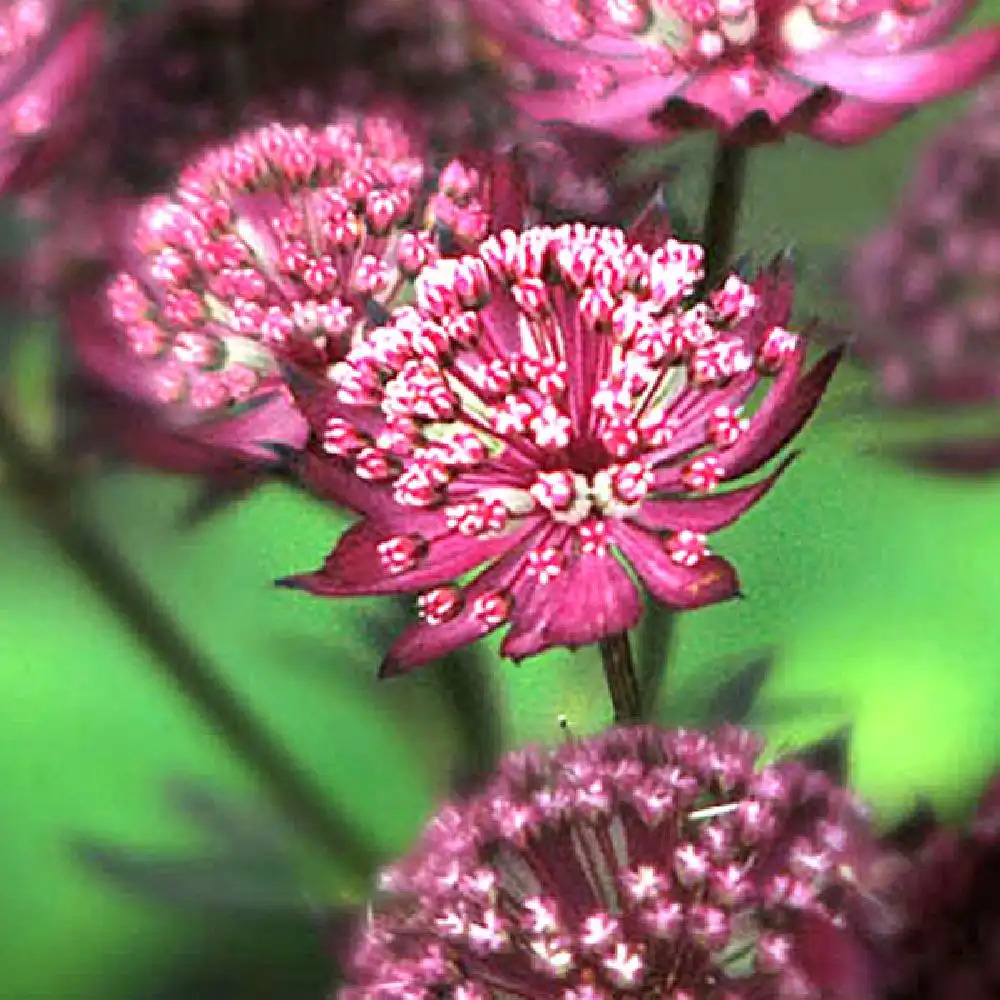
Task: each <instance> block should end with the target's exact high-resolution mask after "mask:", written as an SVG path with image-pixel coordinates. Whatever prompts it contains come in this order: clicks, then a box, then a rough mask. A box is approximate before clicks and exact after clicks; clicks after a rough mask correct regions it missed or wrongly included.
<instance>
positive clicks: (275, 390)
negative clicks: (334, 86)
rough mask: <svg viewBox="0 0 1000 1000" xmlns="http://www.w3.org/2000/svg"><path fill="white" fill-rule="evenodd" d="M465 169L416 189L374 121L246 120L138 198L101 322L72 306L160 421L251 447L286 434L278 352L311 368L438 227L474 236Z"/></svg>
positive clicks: (430, 251) (403, 159)
mask: <svg viewBox="0 0 1000 1000" xmlns="http://www.w3.org/2000/svg"><path fill="white" fill-rule="evenodd" d="M476 183H477V180H476V176H475V173H474V172H470V171H468V170H466V169H465V168H463V167H462V166H461V165H459V164H457V163H456V164H454V165H453V166H452V167H451V168H450V169H448V170H446V171H445V172H444V173H443V174H442V188H441V189H440V190H438V191H437V193H436V194H434V196H433V197H432V198H431V199H430V200H429V201H427V200H426V199H425V164H424V161H423V159H422V158H421V157H420V156H419V155H415V150H414V148H413V147H412V145H411V143H410V140H409V139H408V138H407V136H406V134H405V132H403V131H402V129H401V128H400V127H399V126H398V124H397V123H394V122H392V121H389V120H387V119H381V118H367V119H363V120H362V121H361V122H360V123H359V124H358V125H357V127H356V126H355V125H354V124H353V123H351V122H349V121H346V120H345V121H342V122H340V123H337V124H332V125H329V126H327V127H325V128H320V129H309V128H307V127H305V126H300V127H294V128H286V127H284V126H281V125H271V126H268V127H266V128H262V129H260V130H258V131H256V132H252V133H247V134H245V135H243V136H241V137H240V138H238V139H236V140H235V141H234V142H232V143H230V144H228V145H225V146H220V147H218V148H214V149H211V150H210V151H208V152H207V153H205V154H204V155H203V156H201V157H200V158H199V159H197V160H195V161H194V162H193V163H192V164H190V165H189V166H188V167H186V168H185V169H184V170H183V171H182V173H181V175H180V178H179V181H178V183H177V186H176V188H175V190H174V192H173V194H172V195H171V196H170V197H162V198H154V199H151V200H150V201H149V202H147V203H146V204H145V206H144V207H143V210H142V212H141V214H140V219H139V223H138V225H137V227H136V230H135V233H134V236H133V240H132V247H133V265H132V267H131V268H130V270H128V271H123V272H121V273H119V274H118V275H117V276H116V277H115V278H114V279H113V280H112V281H111V283H110V286H109V288H108V292H107V298H108V304H109V310H108V314H107V315H108V316H109V318H110V320H111V321H113V322H109V320H108V319H105V318H104V314H101V313H100V312H98V313H97V315H95V311H96V310H95V308H91V309H90V310H88V309H87V308H86V303H85V302H84V303H80V304H79V307H78V308H77V309H75V310H73V312H72V315H71V319H72V321H73V323H74V324H75V325H76V326H77V327H78V329H79V333H80V335H82V336H84V337H85V338H87V339H88V341H89V342H90V343H91V344H92V343H93V341H94V339H95V338H97V339H100V338H103V340H102V343H103V344H105V345H106V346H105V354H107V353H108V352H117V353H118V354H119V355H120V357H121V361H120V364H119V367H118V372H119V373H120V375H121V377H122V378H123V379H124V380H126V384H125V385H123V386H122V388H123V390H124V391H126V392H127V393H128V394H130V395H132V396H133V397H140V398H144V399H146V400H147V401H151V400H156V401H158V402H159V403H160V404H162V405H163V406H164V407H165V408H167V410H166V412H167V413H168V414H169V419H170V420H171V422H172V424H173V426H174V427H187V428H189V429H190V430H191V433H193V434H195V435H197V436H198V437H199V438H200V439H202V440H203V439H204V437H205V436H206V435H211V436H212V439H213V440H214V441H215V442H216V443H217V444H220V445H221V444H226V445H228V446H230V447H232V448H236V449H242V450H245V451H247V452H248V453H251V454H256V453H259V452H260V451H261V450H262V449H266V448H267V447H268V446H272V445H282V446H284V447H286V448H297V447H299V446H301V445H302V444H303V443H304V440H305V435H306V426H305V423H304V421H303V420H302V418H301V417H299V416H298V414H297V412H296V410H295V407H294V405H293V403H292V400H291V398H290V396H289V395H288V393H287V391H286V390H285V387H284V381H283V376H282V374H281V366H282V365H290V366H293V367H296V368H299V369H301V370H304V371H310V370H311V371H316V372H320V373H322V372H325V371H326V369H327V368H328V367H329V366H330V365H331V364H332V363H333V362H335V361H337V360H339V359H340V358H342V357H343V356H344V355H345V354H347V352H348V350H349V349H350V348H351V347H352V346H353V345H356V344H358V343H359V342H363V340H364V337H365V331H366V330H367V328H368V326H369V325H370V324H371V323H372V321H373V319H377V318H378V317H380V316H382V315H386V314H387V312H386V310H387V308H388V307H389V306H391V305H392V304H393V303H394V301H395V299H396V297H397V296H398V295H399V294H400V292H401V290H402V289H404V288H405V287H406V283H407V282H408V280H409V279H410V278H412V276H413V275H415V274H416V273H417V272H418V271H419V270H420V268H421V267H422V266H424V265H425V264H427V263H428V262H430V261H433V260H435V259H436V258H437V256H438V249H437V244H436V242H435V236H436V234H439V233H447V235H448V238H449V239H452V240H461V239H464V238H472V237H478V236H481V235H482V231H483V229H482V227H483V225H484V215H483V210H482V208H481V206H480V205H479V204H478V202H476V201H475V199H474V197H473V193H474V189H475V184H476ZM425 215H426V216H427V217H428V218H427V222H426V224H425V222H424V216H425ZM445 215H446V216H447V224H443V222H442V217H443V216H445ZM414 220H415V221H414ZM411 222H413V225H411ZM431 223H434V224H435V226H436V228H435V229H434V231H433V232H432V231H431V229H430V228H429V226H430V224H431ZM80 328H82V329H80ZM106 374H108V375H109V376H112V377H113V374H114V372H113V370H112V366H110V365H109V366H108V367H107V370H106ZM262 410H263V412H262ZM220 421H222V425H221V430H220V424H219V422H220Z"/></svg>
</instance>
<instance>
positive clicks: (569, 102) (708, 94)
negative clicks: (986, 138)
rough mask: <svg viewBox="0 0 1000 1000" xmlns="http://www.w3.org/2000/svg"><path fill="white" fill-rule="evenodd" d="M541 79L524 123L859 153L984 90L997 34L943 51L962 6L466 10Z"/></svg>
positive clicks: (527, 101)
mask: <svg viewBox="0 0 1000 1000" xmlns="http://www.w3.org/2000/svg"><path fill="white" fill-rule="evenodd" d="M470 3H471V5H472V7H473V9H474V10H475V12H476V15H477V16H478V18H479V20H480V21H481V23H482V24H483V26H484V28H485V29H486V30H487V31H488V32H489V33H490V34H491V35H492V36H493V37H494V39H495V40H496V41H497V42H498V43H499V44H500V45H501V46H503V47H504V48H505V50H506V51H507V53H508V55H509V57H510V58H513V59H519V60H521V61H523V62H524V63H525V64H527V65H528V66H530V67H531V68H533V69H534V70H536V71H537V75H538V79H537V80H536V85H535V87H534V89H533V91H531V92H529V93H526V94H525V95H523V96H522V97H521V99H520V102H519V103H520V106H521V107H522V108H523V109H525V110H526V111H527V112H528V113H529V114H532V115H534V116H536V117H538V118H540V119H542V120H545V121H569V122H573V123H576V124H579V125H583V126H585V127H587V128H592V129H600V130H603V131H606V132H610V133H613V134H615V135H617V136H619V137H621V138H624V139H627V140H629V141H639V142H655V141H662V140H663V139H664V138H669V137H670V136H671V135H673V134H675V133H676V132H677V130H678V129H682V128H688V127H712V128H716V129H719V130H721V131H723V132H726V133H730V134H731V135H732V136H733V137H734V138H739V139H740V140H741V141H745V140H758V139H760V138H766V137H769V136H772V135H774V134H775V133H778V134H782V133H785V132H788V131H800V132H806V133H808V134H809V135H811V136H813V137H814V138H817V139H820V140H823V141H827V142H836V143H842V142H857V141H861V140H864V139H868V138H871V137H872V136H873V135H876V134H878V133H879V132H881V131H883V130H884V129H886V128H888V127H889V126H891V125H893V124H895V123H896V122H898V121H899V120H900V119H901V118H902V117H904V116H905V115H906V114H907V113H908V112H909V111H911V110H912V109H913V108H915V107H916V106H918V105H920V104H922V103H925V102H926V101H929V100H934V99H937V98H940V97H943V96H946V95H948V94H953V93H956V92H958V91H960V90H962V89H964V88H966V87H968V86H970V85H972V84H974V83H976V82H977V81H979V80H980V79H982V78H983V77H984V76H985V75H986V74H987V73H988V72H989V71H991V70H992V69H993V68H994V67H995V66H996V64H997V60H998V57H1000V29H998V28H995V27H994V28H990V29H984V30H982V31H977V32H972V33H970V34H968V35H965V36H963V37H961V38H959V39H957V40H953V41H951V42H947V43H944V44H940V45H938V44H936V43H939V42H941V41H942V39H944V38H945V36H946V35H947V34H948V33H949V31H950V30H951V28H952V27H953V26H954V25H956V24H957V23H958V22H959V20H961V18H962V17H963V16H964V15H965V13H966V12H967V10H968V8H969V2H968V0H916V2H914V0H875V2H871V3H859V2H857V0H804V2H795V3H782V4H767V3H760V2H755V0H552V2H548V3H537V2H535V0H512V2H510V3H502V4H498V3H494V2H492V0H470Z"/></svg>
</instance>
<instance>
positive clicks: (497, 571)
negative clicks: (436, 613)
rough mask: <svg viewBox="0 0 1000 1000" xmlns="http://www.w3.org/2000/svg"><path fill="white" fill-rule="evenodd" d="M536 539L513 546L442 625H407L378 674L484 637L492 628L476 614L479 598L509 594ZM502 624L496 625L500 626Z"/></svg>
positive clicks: (400, 670) (444, 653)
mask: <svg viewBox="0 0 1000 1000" xmlns="http://www.w3.org/2000/svg"><path fill="white" fill-rule="evenodd" d="M536 541H537V532H535V533H533V534H529V535H528V536H527V537H525V538H523V539H522V541H521V544H520V545H518V546H517V547H516V548H513V549H511V550H510V551H509V552H507V553H506V554H505V555H503V556H502V557H501V558H500V559H498V560H497V562H495V563H494V564H493V565H492V566H490V567H489V569H487V570H484V571H483V572H482V573H480V574H479V576H477V577H476V578H475V580H473V581H472V582H471V583H470V584H469V586H468V587H466V588H465V590H464V591H463V598H464V601H463V604H462V609H461V611H459V613H458V614H457V615H456V616H455V617H454V618H452V619H451V620H450V621H446V622H442V623H441V624H440V625H428V624H427V622H424V621H420V622H416V623H415V624H413V625H411V626H410V627H409V628H407V629H406V630H405V631H404V632H403V633H402V635H400V637H399V638H398V639H397V640H396V641H395V643H393V646H392V649H390V650H389V653H388V654H387V655H386V658H385V660H384V661H383V663H382V666H381V668H380V669H379V677H394V676H395V675H397V674H403V673H407V672H408V671H410V670H412V669H413V668H414V667H419V666H422V665H423V664H425V663H430V662H431V661H432V660H437V659H440V658H441V657H442V656H447V655H448V653H451V652H453V651H454V650H456V649H459V648H460V647H462V646H465V645H467V644H468V643H470V642H475V641H476V640H477V639H481V638H482V637H483V636H484V635H487V634H489V632H491V631H493V630H494V629H491V628H489V627H487V626H486V625H485V624H484V623H483V622H482V621H481V620H480V619H478V618H477V617H476V615H475V614H474V611H473V609H474V606H475V601H476V598H477V597H480V596H482V595H484V594H491V593H506V592H509V591H510V589H511V587H512V586H513V583H514V580H515V578H516V577H517V575H518V574H519V573H520V572H521V564H522V562H523V560H524V555H525V553H526V552H527V551H528V549H529V548H531V547H532V546H533V545H534V544H535V542H536ZM502 624H503V623H502V622H501V623H500V624H498V625H496V626H495V628H500V627H501V625H502Z"/></svg>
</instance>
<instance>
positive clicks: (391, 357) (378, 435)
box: [283, 224, 839, 673]
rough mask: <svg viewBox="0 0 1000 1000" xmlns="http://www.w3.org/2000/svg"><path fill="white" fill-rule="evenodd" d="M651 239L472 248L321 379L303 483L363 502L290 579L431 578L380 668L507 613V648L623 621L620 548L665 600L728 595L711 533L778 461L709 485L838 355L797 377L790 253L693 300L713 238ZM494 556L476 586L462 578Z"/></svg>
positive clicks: (314, 582) (494, 625) (562, 236)
mask: <svg viewBox="0 0 1000 1000" xmlns="http://www.w3.org/2000/svg"><path fill="white" fill-rule="evenodd" d="M640 232H641V230H637V231H636V232H634V233H633V234H629V235H627V234H626V233H624V232H623V231H622V230H616V229H606V228H588V227H587V226H584V225H582V224H579V225H574V226H563V227H560V228H556V229H553V228H548V227H536V228H529V229H527V230H524V231H522V232H517V233H515V232H514V231H512V230H505V231H503V232H501V233H500V234H499V235H498V236H492V237H490V238H488V239H487V240H485V241H484V242H483V243H482V245H481V246H480V248H479V251H478V254H476V255H467V256H464V257H461V258H458V259H445V260H441V261H436V262H430V263H428V264H427V266H425V267H424V268H423V269H422V270H421V272H420V273H419V274H418V275H417V277H416V281H415V288H416V301H415V303H414V304H413V305H407V306H403V307H401V308H399V309H397V310H396V311H395V312H394V313H393V315H392V316H391V317H390V318H389V319H388V321H387V322H386V323H385V324H384V325H383V326H382V327H381V328H380V329H377V330H375V331H373V332H372V334H371V335H370V336H369V337H368V338H367V340H366V341H365V342H364V343H361V344H358V345H357V346H356V347H355V348H354V349H353V350H352V351H351V352H350V354H348V356H347V358H346V360H345V361H344V362H343V363H342V364H340V365H337V366H335V367H334V368H333V369H332V371H331V379H330V381H327V382H325V383H323V382H319V383H312V384H308V385H305V386H303V387H302V388H300V389H299V392H300V396H301V398H302V400H303V403H302V405H303V407H304V409H305V411H306V412H307V414H308V416H309V419H310V423H311V424H312V426H313V430H314V439H315V440H314V443H313V445H312V447H311V449H310V450H309V451H308V452H307V453H306V454H305V456H304V458H303V462H304V468H303V471H302V475H303V476H304V478H305V480H306V481H307V482H308V483H310V484H311V485H312V486H313V487H314V488H315V489H316V490H317V491H318V492H320V493H321V494H324V495H326V496H328V497H330V498H332V499H334V500H336V501H337V502H340V503H344V504H346V505H347V506H349V507H352V508H354V509H355V510H357V511H359V512H361V513H363V514H364V515H366V517H365V519H364V520H362V521H361V522H360V523H359V524H357V525H355V526H354V527H353V528H352V529H351V530H350V531H348V532H347V534H346V535H345V536H344V537H343V538H342V539H341V541H340V544H339V545H338V546H337V548H336V549H335V550H334V552H333V553H332V554H331V556H330V557H329V559H328V560H327V563H326V565H325V566H324V567H323V569H321V570H319V571H318V572H316V573H312V574H307V575H303V576H297V577H292V578H289V579H288V580H285V581H283V583H284V584H286V585H288V586H294V587H300V588H304V589H306V590H309V591H312V592H314V593H317V594H322V595H345V594H388V593H412V592H415V591H419V592H420V593H419V597H418V607H419V611H420V617H421V622H420V623H419V624H416V625H414V626H413V627H411V628H410V629H409V630H407V631H406V632H405V633H404V634H403V636H402V637H401V638H400V639H399V640H398V641H397V643H396V644H395V646H394V647H393V649H392V650H391V651H390V653H389V657H388V659H387V660H386V662H385V663H384V664H383V671H384V672H390V673H391V672H396V671H401V670H405V669H408V668H410V667H413V666H415V665H417V664H421V663H426V662H428V661H430V660H433V659H435V658H438V657H440V656H442V655H444V654H445V653H447V652H450V651H451V650H454V649H456V648H457V647H459V646H462V645H464V644H466V643H469V642H472V641H474V640H476V639H478V638H480V637H481V636H483V635H485V634H487V633H488V632H492V631H494V630H495V629H498V628H500V627H501V626H503V625H506V624H510V625H511V626H512V627H511V629H510V631H509V632H508V634H507V636H506V638H505V640H504V643H503V646H502V652H503V654H504V655H506V656H510V657H513V658H517V659H519V658H521V657H525V656H531V655H534V654H536V653H539V652H541V651H542V650H545V649H547V648H549V647H551V646H571V647H572V646H579V645H584V644H588V643H593V642H597V641H599V640H600V639H601V638H603V637H605V636H608V635H613V634H616V633H619V632H621V631H623V630H626V629H629V628H632V627H633V626H634V625H635V624H636V623H637V621H638V619H639V617H640V613H641V601H640V599H639V594H638V592H637V590H636V587H635V586H634V584H633V582H632V579H631V578H630V576H629V574H628V572H627V571H626V569H625V566H624V565H623V563H622V562H620V561H619V559H618V558H617V555H615V554H612V549H614V550H616V551H617V553H618V554H620V555H621V556H622V557H623V558H624V560H626V561H627V564H628V565H630V566H631V567H632V568H633V569H634V571H635V573H636V575H637V576H638V577H639V579H640V580H641V581H642V582H643V583H644V584H645V586H646V587H647V588H648V589H649V590H650V592H651V593H652V594H653V596H654V597H655V598H656V599H657V600H659V601H660V602H662V603H664V604H667V605H671V606H673V607H677V608H695V607H699V606H702V605H705V604H710V603H712V602H715V601H719V600H724V599H726V598H730V597H733V596H735V595H736V593H737V581H736V575H735V572H734V570H733V568H732V567H731V566H730V565H729V563H727V562H726V561H725V560H724V559H722V558H720V557H718V556H715V555H712V554H710V553H709V550H708V547H707V543H706V536H707V535H708V534H709V533H710V532H713V531H715V530H717V529H719V528H722V527H724V526H725V525H727V524H730V523H731V522H733V521H734V520H736V518H737V517H739V516H740V515H741V514H742V513H743V512H744V511H746V510H747V509H748V508H750V507H751V506H752V505H753V504H754V503H756V502H757V501H758V500H759V499H760V498H761V497H762V496H763V495H764V494H765V493H766V492H767V490H768V489H769V488H770V487H771V485H772V484H773V483H774V481H775V480H776V478H777V477H778V475H780V473H781V471H782V469H778V470H777V471H776V472H774V473H772V474H771V475H769V476H767V477H766V478H764V479H761V480H759V481H758V482H755V483H753V484H752V485H749V486H745V487H742V488H740V489H737V490H734V491H731V492H728V493H723V494H720V495H714V496H709V495H708V494H712V493H713V492H714V491H715V488H716V487H717V486H718V485H719V484H720V483H722V482H726V481H733V480H736V479H739V478H741V477H743V476H744V475H746V474H747V473H749V472H753V471H755V470H757V469H759V468H760V467H761V466H762V465H763V464H764V463H766V462H767V461H768V460H770V459H771V458H772V457H774V455H776V454H777V453H778V451H779V450H780V449H781V448H782V447H783V446H784V445H785V444H786V443H787V442H788V441H789V440H790V439H791V438H792V437H794V435H795V434H796V433H797V432H798V431H799V429H800V428H801V427H802V425H803V424H804V423H805V421H806V420H807V419H808V417H809V415H810V414H811V413H812V411H813V409H814V407H815V406H816V404H817V403H818V401H819V399H820V397H821V396H822V394H823V391H824V389H825V387H826V384H827V382H828V381H829V379H830V377H831V375H832V374H833V371H834V369H835V367H836V364H837V360H838V357H839V351H832V352H830V353H829V354H828V355H827V356H826V357H825V358H824V359H823V360H822V361H821V362H820V363H819V364H818V365H817V366H816V367H815V368H813V369H812V370H811V371H810V372H809V373H808V374H806V375H804V376H803V375H802V367H803V363H804V356H805V348H804V345H803V343H802V342H801V340H800V338H799V337H798V336H797V335H796V334H794V333H791V332H789V331H788V330H787V329H785V327H784V325H783V324H784V323H785V322H787V320H788V317H789V312H790V308H791V299H792V280H791V276H790V274H789V273H787V271H786V269H785V268H784V267H783V266H781V265H778V264H776V265H775V266H774V267H773V268H772V269H771V270H769V271H767V272H765V273H763V274H761V275H760V276H759V277H758V279H757V280H756V281H755V283H754V284H753V285H749V284H747V283H746V282H744V281H743V280H742V279H741V278H739V277H738V276H737V275H735V274H734V275H731V276H730V277H729V278H728V280H727V281H726V282H725V284H724V285H723V287H722V288H721V289H719V290H718V291H716V292H713V293H712V294H711V296H710V297H709V299H708V300H707V301H705V302H700V301H695V296H694V294H693V293H694V292H695V289H696V286H697V285H698V283H699V280H700V279H701V277H702V273H703V272H702V258H703V252H702V249H701V247H699V246H697V245H694V244H685V243H681V242H679V241H677V240H674V239H668V240H666V242H664V241H663V233H662V231H657V229H656V227H655V226H653V227H651V228H647V229H646V230H645V232H644V236H645V245H642V244H640V243H639V242H638V240H639V239H640ZM770 375H775V376H776V378H775V381H774V383H773V386H772V388H771V389H770V391H769V392H768V393H767V394H766V396H765V397H764V398H763V401H762V403H761V405H760V406H759V408H758V409H757V412H756V413H755V415H753V416H752V417H750V416H746V415H744V413H743V409H742V406H743V404H744V403H745V402H746V400H747V399H748V397H749V396H750V395H751V393H753V392H754V390H755V389H757V388H758V387H759V386H761V384H762V380H763V378H764V377H765V376H770ZM786 464H787V463H786ZM782 468H784V466H782ZM681 494H690V495H689V496H681ZM480 567H486V568H485V571H484V572H482V573H480V574H479V575H478V576H477V577H476V578H475V579H474V580H473V581H472V582H471V583H470V584H469V585H468V586H466V587H464V588H462V587H458V586H456V585H454V584H453V583H452V581H455V580H456V579H458V578H459V577H461V576H463V574H466V573H469V572H470V571H472V570H474V569H477V568H480Z"/></svg>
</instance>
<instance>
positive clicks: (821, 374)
mask: <svg viewBox="0 0 1000 1000" xmlns="http://www.w3.org/2000/svg"><path fill="white" fill-rule="evenodd" d="M844 350H845V348H844V347H843V346H841V347H835V348H833V349H832V350H830V351H827V353H826V354H824V355H823V357H822V358H820V359H819V361H817V362H816V364H815V365H813V367H812V369H811V370H810V371H809V373H808V374H807V375H806V376H805V377H804V378H802V379H799V378H798V374H799V371H800V370H801V365H802V357H801V355H800V356H798V357H797V358H789V359H788V360H787V361H786V362H785V365H784V367H783V368H782V370H781V371H780V372H779V373H778V377H777V378H776V379H775V382H774V385H773V386H772V387H771V391H770V392H769V393H768V395H767V397H766V398H765V400H764V402H763V403H762V404H761V407H760V409H759V410H758V411H757V413H756V414H755V415H754V416H753V418H752V419H751V421H750V427H749V428H748V429H747V431H746V433H745V434H743V436H742V437H741V438H740V439H739V441H737V442H736V444H735V445H733V447H732V448H730V449H728V450H727V451H726V452H725V453H724V456H723V465H724V467H725V470H726V477H727V478H735V477H737V476H742V475H744V474H745V473H747V472H752V471H753V470H754V469H758V468H760V466H762V465H763V464H764V463H765V462H768V461H770V460H771V459H772V458H773V457H774V456H775V455H777V453H778V452H779V451H780V450H781V449H782V448H783V447H784V446H785V445H786V444H787V443H788V442H789V441H790V440H791V439H792V438H793V437H794V436H795V435H796V434H798V432H799V431H800V430H801V429H802V428H803V426H804V425H805V423H806V421H807V420H808V419H809V418H810V417H811V416H812V414H813V411H814V410H815V409H816V407H817V406H818V405H819V401H820V399H822V397H823V393H824V392H825V391H826V387H827V385H828V384H829V382H830V379H831V378H833V373H834V372H835V371H836V370H837V365H838V364H839V363H840V359H841V358H842V357H843V356H844Z"/></svg>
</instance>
